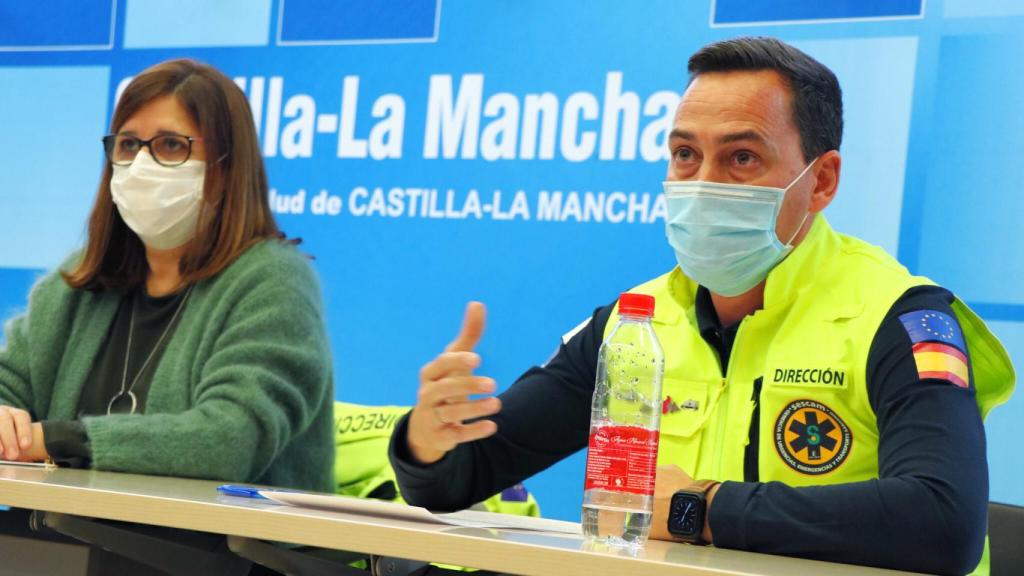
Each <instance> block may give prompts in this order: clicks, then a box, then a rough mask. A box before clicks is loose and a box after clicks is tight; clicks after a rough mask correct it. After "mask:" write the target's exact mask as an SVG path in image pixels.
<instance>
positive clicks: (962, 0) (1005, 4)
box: [945, 0, 1024, 18]
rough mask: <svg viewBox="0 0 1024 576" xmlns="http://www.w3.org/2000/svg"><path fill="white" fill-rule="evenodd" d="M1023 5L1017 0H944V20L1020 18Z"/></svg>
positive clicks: (1023, 11) (1022, 12)
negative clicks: (992, 17)
mask: <svg viewBox="0 0 1024 576" xmlns="http://www.w3.org/2000/svg"><path fill="white" fill-rule="evenodd" d="M1022 14H1024V3H1022V2H1020V1H1019V0H945V16H946V18H977V17H989V16H1020V15H1022Z"/></svg>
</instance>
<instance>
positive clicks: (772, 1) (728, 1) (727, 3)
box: [714, 0, 924, 24]
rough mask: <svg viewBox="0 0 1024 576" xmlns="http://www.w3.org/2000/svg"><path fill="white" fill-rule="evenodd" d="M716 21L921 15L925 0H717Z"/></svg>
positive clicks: (759, 22)
mask: <svg viewBox="0 0 1024 576" xmlns="http://www.w3.org/2000/svg"><path fill="white" fill-rule="evenodd" d="M714 4H715V8H714V19H715V20H714V23H715V24H744V23H757V24H767V23H770V22H786V23H789V22H797V21H800V20H849V19H858V18H895V17H908V16H919V15H920V14H921V12H922V10H923V9H924V6H923V5H924V0H831V1H830V2H821V1H820V0H761V1H760V2H750V1H749V0H715V1H714Z"/></svg>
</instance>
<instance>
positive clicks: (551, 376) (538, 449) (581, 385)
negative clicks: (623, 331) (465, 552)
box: [389, 305, 613, 510]
mask: <svg viewBox="0 0 1024 576" xmlns="http://www.w3.org/2000/svg"><path fill="white" fill-rule="evenodd" d="M612 307H613V306H612V305H608V306H605V307H603V308H598V309H597V310H595V311H594V314H593V316H592V317H591V318H590V322H589V323H588V324H587V325H586V326H585V327H583V328H582V329H581V330H579V331H578V332H577V333H576V334H575V335H573V336H572V337H571V338H570V339H569V340H568V342H564V343H561V344H560V345H559V347H558V351H557V352H556V353H555V355H554V356H553V357H552V358H551V360H549V361H548V362H547V363H546V364H544V365H543V366H535V367H533V368H531V369H530V370H528V371H527V372H526V373H525V374H523V375H522V376H520V377H519V379H518V380H516V381H515V383H514V384H512V386H510V387H509V389H508V390H506V391H505V392H503V393H502V394H500V395H499V397H500V398H501V402H502V409H501V412H500V413H498V414H496V415H494V416H492V417H491V419H492V420H494V422H495V423H496V424H497V425H498V431H497V432H496V433H495V434H494V435H493V436H491V437H490V438H485V439H483V440H478V441H476V442H470V443H467V444H462V445H460V446H458V447H457V448H455V449H454V450H452V451H451V452H449V453H448V454H447V455H445V457H444V458H442V459H441V460H440V461H438V462H436V463H434V464H432V465H429V466H421V465H419V464H418V463H417V462H416V461H415V460H414V459H413V457H412V455H411V454H410V452H409V448H408V445H407V443H406V434H407V432H406V426H407V420H408V416H406V417H404V418H403V419H402V420H401V421H400V422H399V423H398V425H396V426H395V432H394V434H392V436H391V445H390V447H389V456H390V459H391V465H392V467H393V468H394V470H395V476H396V478H397V479H398V486H399V489H400V490H401V493H402V496H403V497H404V498H405V500H406V501H407V502H409V503H410V504H413V505H416V506H423V507H426V508H429V509H431V510H459V509H462V508H467V507H469V506H471V505H473V504H475V503H476V502H480V501H482V500H486V499H487V498H489V497H491V496H492V495H494V494H496V493H498V492H500V491H501V490H504V489H505V488H508V487H509V486H512V485H514V484H516V483H517V482H521V481H523V480H524V479H526V478H528V477H530V476H532V475H534V474H536V473H537V472H540V471H541V470H544V469H545V468H547V467H549V466H551V465H552V464H554V463H556V462H558V461H559V460H561V459H562V458H565V457H566V456H568V455H570V454H572V453H574V452H576V451H578V450H580V449H582V448H585V447H586V445H587V440H588V437H589V431H590V399H591V396H592V395H593V390H594V377H595V374H596V367H597V353H598V350H599V349H600V347H601V341H602V340H603V337H604V329H605V325H606V324H607V323H608V318H609V316H610V315H611V311H612Z"/></svg>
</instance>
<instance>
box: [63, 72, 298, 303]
mask: <svg viewBox="0 0 1024 576" xmlns="http://www.w3.org/2000/svg"><path fill="white" fill-rule="evenodd" d="M164 96H174V98H176V99H177V101H178V103H179V104H180V105H181V106H182V108H184V109H185V111H186V113H187V114H188V115H189V117H190V119H191V120H192V122H193V123H194V124H195V125H196V126H198V127H199V132H200V133H199V136H201V137H202V138H203V144H204V146H205V148H206V181H205V183H204V185H203V202H202V207H201V208H200V213H199V222H198V224H197V225H196V234H195V236H194V237H193V239H192V240H191V241H190V244H189V246H188V248H187V249H186V253H185V254H184V256H183V257H182V259H181V263H180V269H179V273H180V274H181V279H182V284H184V285H187V284H191V283H194V282H196V281H199V280H202V279H204V278H209V277H211V276H214V275H216V274H217V273H219V272H220V271H222V270H224V269H225V268H227V267H228V266H229V265H230V264H231V263H232V262H234V260H235V259H236V258H238V256H239V255H241V254H242V253H243V252H245V251H246V250H247V249H248V248H249V247H251V246H252V245H253V244H256V243H257V242H259V241H260V240H263V239H265V238H272V237H280V238H283V234H281V233H280V232H279V230H278V228H277V223H276V222H275V221H274V215H273V213H272V212H271V211H270V202H269V200H268V197H267V195H268V192H267V176H266V172H265V170H264V168H263V157H262V156H261V155H260V147H259V142H258V139H257V137H256V126H255V125H254V124H253V120H252V112H251V111H250V109H249V103H248V101H247V100H246V98H245V94H243V93H242V91H241V90H240V89H239V88H238V87H237V86H236V85H235V84H234V83H233V82H232V81H231V80H230V79H228V77H227V76H225V75H224V74H222V73H221V72H219V71H218V70H216V69H215V68H213V67H211V66H208V65H206V64H202V63H199V62H196V61H194V60H184V59H183V60H169V61H167V62H163V63H160V64H157V65H156V66H152V67H150V68H148V69H146V70H144V71H143V72H142V73H141V74H139V75H138V76H136V77H135V78H134V79H133V80H132V81H131V83H129V84H128V87H127V88H125V91H124V94H122V95H121V98H120V100H118V102H117V107H116V109H115V110H114V118H113V120H112V121H111V123H110V128H111V133H114V134H116V133H117V132H118V131H119V130H120V129H121V126H123V125H124V123H125V122H127V121H128V119H129V118H131V117H132V115H134V114H135V113H136V112H138V111H139V110H140V109H141V108H142V107H144V106H146V105H147V104H149V103H150V102H152V101H154V100H156V99H158V98H162V97H164ZM111 174H112V168H111V165H110V163H109V162H107V165H106V167H105V168H104V170H103V177H102V178H101V180H100V187H99V192H98V193H97V195H96V203H95V204H94V205H93V208H92V213H91V214H90V216H89V237H88V242H87V243H86V246H85V250H84V254H83V256H82V258H81V261H80V263H79V264H78V267H77V268H76V269H74V270H73V271H71V272H67V273H64V274H63V275H64V279H65V281H67V283H68V284H69V285H70V286H71V287H72V288H81V289H87V290H114V291H128V290H132V289H134V288H136V287H138V286H141V285H143V284H144V283H145V281H146V276H147V273H148V270H149V265H148V264H147V262H146V250H145V247H144V246H143V244H142V241H141V240H140V239H139V237H138V236H137V235H136V234H135V233H134V232H132V230H131V229H130V228H128V226H127V225H126V224H125V222H124V220H122V219H121V215H120V213H119V212H118V210H117V207H116V206H115V205H114V202H113V200H112V199H111V195H110V177H111Z"/></svg>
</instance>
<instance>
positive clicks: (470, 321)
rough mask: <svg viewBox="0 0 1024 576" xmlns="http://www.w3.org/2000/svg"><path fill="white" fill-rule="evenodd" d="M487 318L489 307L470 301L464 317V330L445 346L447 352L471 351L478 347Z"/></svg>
mask: <svg viewBox="0 0 1024 576" xmlns="http://www.w3.org/2000/svg"><path fill="white" fill-rule="evenodd" d="M486 319H487V309H486V308H485V307H484V305H483V304H482V303H480V302H470V303H469V304H467V305H466V314H465V316H463V318H462V330H460V331H459V335H458V336H456V337H455V340H452V342H451V344H449V345H448V347H447V348H445V351H446V352H469V351H471V350H472V349H473V348H475V347H476V345H477V342H479V341H480V337H481V336H483V334H484V324H485V321H486Z"/></svg>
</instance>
